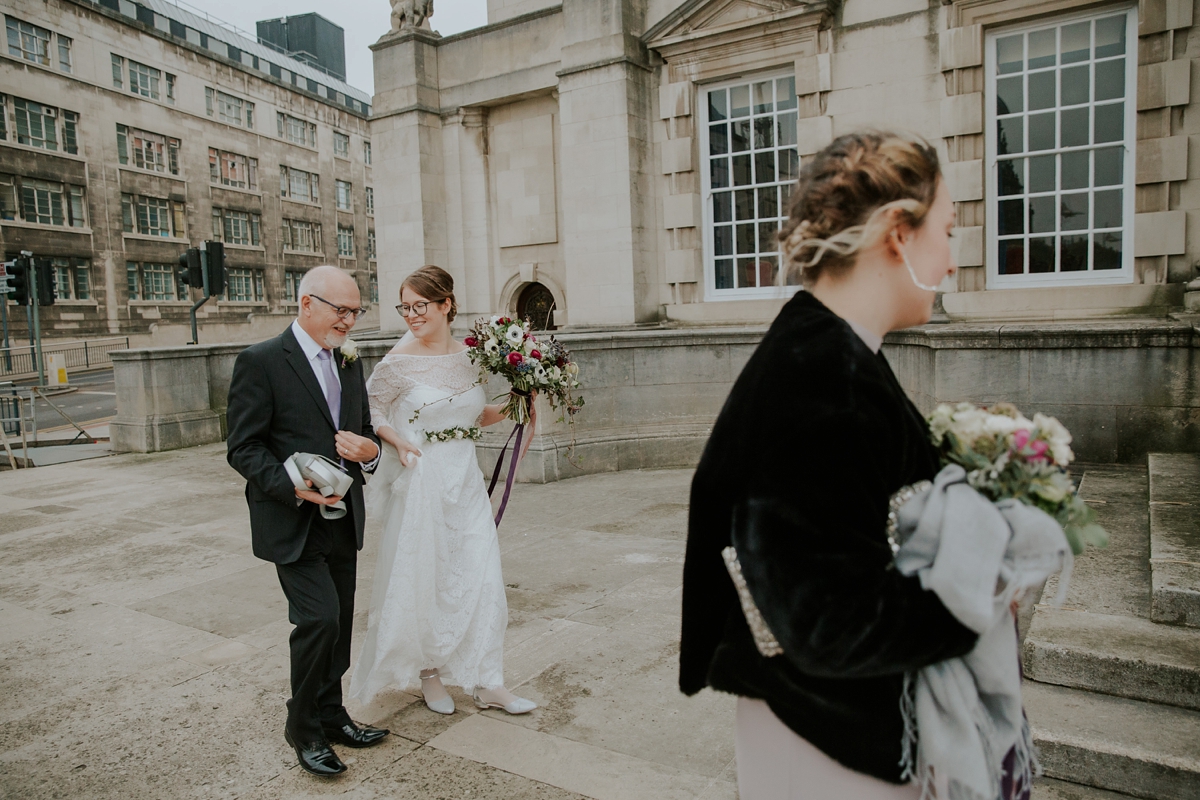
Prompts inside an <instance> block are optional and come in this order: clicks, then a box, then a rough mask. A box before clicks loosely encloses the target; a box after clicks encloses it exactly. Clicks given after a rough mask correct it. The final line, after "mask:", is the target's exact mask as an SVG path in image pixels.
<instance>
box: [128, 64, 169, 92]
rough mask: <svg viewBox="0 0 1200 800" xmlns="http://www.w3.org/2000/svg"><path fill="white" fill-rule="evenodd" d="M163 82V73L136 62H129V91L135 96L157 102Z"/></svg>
mask: <svg viewBox="0 0 1200 800" xmlns="http://www.w3.org/2000/svg"><path fill="white" fill-rule="evenodd" d="M161 81H162V73H161V72H160V71H159V70H157V69H155V68H154V67H148V66H146V65H145V64H139V63H138V62H136V61H130V62H129V91H130V92H132V93H133V94H140V95H141V96H142V97H149V98H150V99H151V100H157V99H158V91H159V83H160V82H161Z"/></svg>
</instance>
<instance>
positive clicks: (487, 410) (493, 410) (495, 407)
mask: <svg viewBox="0 0 1200 800" xmlns="http://www.w3.org/2000/svg"><path fill="white" fill-rule="evenodd" d="M502 407H503V406H501V405H500V404H499V403H492V404H490V405H486V406H484V407H483V414H481V415H480V417H479V427H481V428H486V427H487V426H489V425H495V424H496V423H497V422H503V421H504V420H506V419H508V418H507V417H505V416H504V415H503V414H501V413H500V409H501V408H502Z"/></svg>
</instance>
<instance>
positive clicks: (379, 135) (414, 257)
mask: <svg viewBox="0 0 1200 800" xmlns="http://www.w3.org/2000/svg"><path fill="white" fill-rule="evenodd" d="M439 38H440V37H439V36H438V35H437V34H435V33H432V32H430V31H427V30H422V29H415V30H412V29H410V30H404V31H398V32H392V33H388V34H386V35H385V36H383V37H382V38H381V39H380V40H379V41H378V42H376V43H375V44H373V45H371V49H372V50H373V51H374V53H375V58H374V69H375V97H374V100H373V103H374V105H373V109H372V115H371V143H372V147H373V148H374V153H375V167H374V171H375V174H376V175H377V176H381V177H383V178H384V179H383V180H378V181H376V184H375V236H376V243H377V248H378V268H379V298H380V307H381V310H380V319H379V322H380V326H381V328H382V329H383V330H385V331H388V330H392V331H395V330H403V329H404V323H403V321H402V320H401V319H400V315H399V314H398V313H397V312H396V310H395V308H394V306H395V305H396V298H397V297H398V296H399V291H400V282H401V281H402V280H403V279H404V277H405V276H406V275H408V274H409V273H410V272H412V271H413V270H415V269H417V268H419V267H421V266H424V265H425V264H437V265H439V266H445V264H446V263H447V262H446V258H447V255H448V251H447V246H446V213H445V203H446V191H445V182H444V178H443V175H442V130H441V128H442V121H441V116H440V99H439V93H438V76H437V43H438V39H439Z"/></svg>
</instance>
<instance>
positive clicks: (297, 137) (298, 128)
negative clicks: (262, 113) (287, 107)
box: [275, 112, 317, 147]
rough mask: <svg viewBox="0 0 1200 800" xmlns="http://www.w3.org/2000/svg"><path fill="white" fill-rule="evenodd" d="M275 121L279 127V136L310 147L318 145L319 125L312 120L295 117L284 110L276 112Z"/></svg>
mask: <svg viewBox="0 0 1200 800" xmlns="http://www.w3.org/2000/svg"><path fill="white" fill-rule="evenodd" d="M275 122H276V124H277V126H278V128H279V138H280V139H286V140H287V141H289V142H291V143H292V144H303V145H307V146H308V147H316V146H317V126H316V124H315V123H312V122H305V121H304V120H302V119H298V118H297V117H293V116H292V115H291V114H284V113H283V112H276V113H275Z"/></svg>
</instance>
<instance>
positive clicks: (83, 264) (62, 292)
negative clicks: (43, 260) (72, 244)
mask: <svg viewBox="0 0 1200 800" xmlns="http://www.w3.org/2000/svg"><path fill="white" fill-rule="evenodd" d="M50 264H51V266H52V267H53V269H54V296H55V297H57V298H58V299H59V300H91V299H92V282H91V279H90V276H89V275H88V260H87V259H84V258H52V259H51V260H50Z"/></svg>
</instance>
